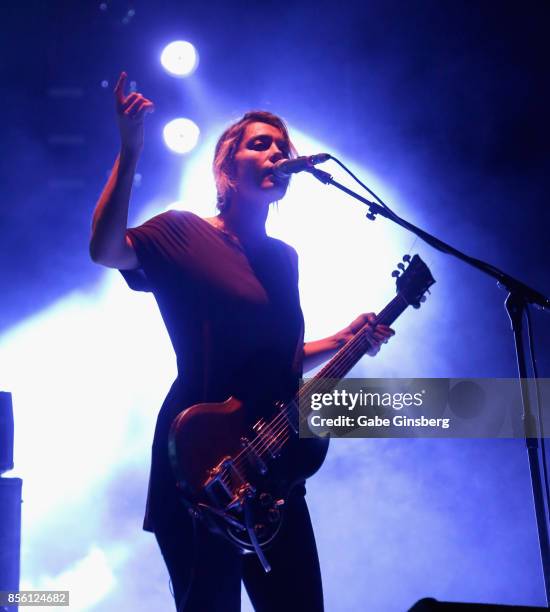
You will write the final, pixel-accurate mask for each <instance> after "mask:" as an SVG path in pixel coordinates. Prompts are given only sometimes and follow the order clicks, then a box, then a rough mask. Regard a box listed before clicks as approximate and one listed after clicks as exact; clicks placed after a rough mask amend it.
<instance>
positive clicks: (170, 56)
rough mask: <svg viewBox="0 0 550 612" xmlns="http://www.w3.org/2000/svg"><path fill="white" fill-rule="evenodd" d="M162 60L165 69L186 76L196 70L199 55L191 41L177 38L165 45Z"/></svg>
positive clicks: (175, 74) (176, 74)
mask: <svg viewBox="0 0 550 612" xmlns="http://www.w3.org/2000/svg"><path fill="white" fill-rule="evenodd" d="M160 62H161V64H162V65H163V66H164V69H165V70H166V71H167V72H169V73H170V74H172V75H173V76H177V77H186V76H189V75H190V74H192V73H193V72H194V71H195V69H196V67H197V65H198V63H199V56H198V54H197V50H196V49H195V47H194V46H193V45H192V44H191V43H190V42H187V41H185V40H175V41H174V42H171V43H170V44H168V45H166V47H164V50H163V52H162V53H161V56H160Z"/></svg>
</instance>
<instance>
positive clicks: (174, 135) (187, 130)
mask: <svg viewBox="0 0 550 612" xmlns="http://www.w3.org/2000/svg"><path fill="white" fill-rule="evenodd" d="M199 134H200V130H199V128H198V126H197V124H196V123H193V121H191V119H183V118H180V119H173V120H172V121H170V123H167V124H166V125H165V126H164V130H163V131H162V135H163V137H164V142H165V143H166V146H167V147H168V148H169V149H170V150H171V151H174V153H180V154H183V153H189V151H191V150H192V149H194V148H195V145H196V144H197V141H198V139H199Z"/></svg>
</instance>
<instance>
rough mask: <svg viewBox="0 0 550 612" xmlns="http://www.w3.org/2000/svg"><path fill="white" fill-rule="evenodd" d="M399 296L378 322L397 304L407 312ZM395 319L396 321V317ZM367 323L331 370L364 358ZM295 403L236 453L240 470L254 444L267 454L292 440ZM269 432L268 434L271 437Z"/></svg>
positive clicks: (318, 381)
mask: <svg viewBox="0 0 550 612" xmlns="http://www.w3.org/2000/svg"><path fill="white" fill-rule="evenodd" d="M398 297H400V296H399V295H398V296H396V298H394V300H392V302H390V304H388V306H386V308H385V309H384V310H383V311H382V312H381V313H380V314H379V315H378V317H377V319H376V323H379V322H381V321H382V320H384V319H386V317H388V318H390V317H389V316H388V315H390V314H393V312H392V311H393V310H394V308H395V306H397V308H395V310H397V311H399V310H400V311H401V312H402V311H403V309H404V308H403V307H402V305H400V304H397V303H396V302H397V298H398ZM406 306H407V304H406V303H405V307H406ZM397 316H399V312H397V313H396V317H397ZM396 317H395V318H396ZM395 318H394V319H393V320H395ZM367 326H368V324H365V326H364V327H363V328H362V329H361V330H359V332H357V333H356V335H355V336H354V337H353V338H352V339H351V340H350V341H349V342H348V343H347V344H346V345H344V347H342V349H341V351H342V354H341V355H340V356H338V355H336V356H335V358H334V360H332V361H331V362H330V363H329V364H327V366H330V368H327V369H332V370H339V372H340V373H342V367H345V368H346V370H345V371H349V369H350V367H352V366H353V364H354V363H355V362H356V361H357V358H360V357H361V356H362V355H363V354H364V353H365V352H366V350H368V347H367V348H365V347H364V346H361V345H362V344H363V342H364V339H365V338H364V336H366V330H367ZM353 345H357V346H353ZM359 346H360V350H359V351H358V350H357V348H358V347H359ZM344 349H345V350H344ZM348 366H349V367H348ZM343 373H345V372H343ZM336 377H337V376H336V375H335V376H331V377H330V378H331V379H332V378H336ZM326 380H327V379H326V378H323V377H322V372H320V373H319V375H318V377H316V378H314V379H312V380H311V381H310V383H309V384H306V385H304V386H303V387H302V389H301V390H300V392H299V393H298V394H297V396H298V400H300V396H301V395H302V396H303V395H310V394H311V393H312V392H313V389H311V390H310V387H313V388H319V387H320V386H322V385H325V384H326ZM292 404H296V399H293V400H291V401H290V402H288V403H287V404H286V406H285V408H284V409H282V410H281V411H280V412H279V414H278V415H277V416H276V417H275V418H274V419H273V420H272V421H271V422H270V423H269V424H268V425H267V426H266V427H265V428H264V429H262V432H261V433H259V434H258V438H257V439H256V441H254V442H253V443H252V444H251V445H249V447H247V448H244V449H243V450H242V451H241V452H240V453H238V454H237V455H236V456H235V459H234V461H233V463H234V465H235V467H236V468H237V469H239V468H242V467H243V461H244V460H245V459H246V454H247V453H248V452H249V451H250V447H252V449H253V451H254V452H255V454H256V455H257V456H260V457H262V456H263V455H265V453H266V452H268V451H269V452H271V449H272V448H274V449H275V452H278V451H279V450H280V448H282V445H283V444H284V443H285V442H286V441H287V440H288V437H289V435H290V428H291V425H290V422H289V419H290V414H289V412H290V408H292ZM298 414H299V413H298ZM300 416H301V415H300V414H299V417H300ZM266 433H267V434H268V435H267V436H266ZM258 439H259V441H258Z"/></svg>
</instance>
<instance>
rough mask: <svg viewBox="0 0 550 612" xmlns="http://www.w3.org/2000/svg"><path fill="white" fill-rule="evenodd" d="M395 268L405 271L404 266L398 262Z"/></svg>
mask: <svg viewBox="0 0 550 612" xmlns="http://www.w3.org/2000/svg"><path fill="white" fill-rule="evenodd" d="M397 267H398V268H399V269H400V270H405V264H402V263H401V262H399V263H398V264H397Z"/></svg>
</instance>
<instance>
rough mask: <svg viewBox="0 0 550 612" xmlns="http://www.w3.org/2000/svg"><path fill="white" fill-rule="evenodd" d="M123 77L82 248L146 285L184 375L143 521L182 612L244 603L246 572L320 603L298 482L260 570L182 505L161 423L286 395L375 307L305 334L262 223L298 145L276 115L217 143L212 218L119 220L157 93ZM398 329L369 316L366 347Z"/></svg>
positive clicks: (281, 605)
mask: <svg viewBox="0 0 550 612" xmlns="http://www.w3.org/2000/svg"><path fill="white" fill-rule="evenodd" d="M125 80H126V74H125V73H122V74H121V76H120V78H119V81H118V83H117V86H116V88H115V98H116V108H117V117H118V125H119V130H120V136H121V150H120V154H119V156H118V158H117V160H116V162H115V165H114V168H113V171H112V173H111V176H110V178H109V180H108V182H107V184H106V186H105V188H104V189H103V192H102V194H101V197H100V198H99V201H98V203H97V206H96V209H95V211H94V215H93V227H92V237H91V242H90V253H91V257H92V259H93V260H94V261H95V262H97V263H99V264H102V265H104V266H107V267H110V268H118V269H120V270H121V272H122V274H123V275H124V277H125V279H126V281H127V283H128V284H129V286H130V287H131V288H132V289H135V290H141V291H152V292H153V294H154V296H155V299H156V300H157V303H158V306H159V309H160V312H161V314H162V317H163V320H164V322H165V324H166V327H167V330H168V333H169V335H170V338H171V341H172V344H173V346H174V350H175V353H176V358H177V368H178V376H177V379H176V381H175V382H174V384H173V385H172V388H171V389H170V392H169V393H168V396H167V397H166V400H165V401H164V403H163V405H162V408H161V410H160V414H159V417H158V420H157V426H156V430H155V435H154V440H153V449H152V465H151V474H150V481H149V494H148V499H147V508H146V514H145V522H144V529H146V530H148V531H152V532H153V533H154V534H155V536H156V538H157V541H158V544H159V547H160V550H161V552H162V555H163V557H164V560H165V562H166V565H167V568H168V572H169V574H170V578H171V581H172V585H173V590H174V598H175V602H176V607H177V609H178V610H179V611H182V610H185V611H189V612H198V611H200V612H206V611H208V612H210V611H211V612H214V611H216V612H218V611H219V612H236V611H238V610H240V588H241V579H242V580H243V581H244V584H245V587H246V589H247V591H248V594H249V596H250V599H251V601H252V603H253V605H254V608H255V609H256V610H257V611H262V612H264V611H270V610H278V611H281V610H287V609H297V610H301V611H303V612H319V611H321V610H323V595H322V586H321V575H320V571H319V562H318V557H317V550H316V546H315V539H314V535H313V531H312V527H311V522H310V518H309V513H308V510H307V506H306V502H305V499H304V495H305V487H303V486H298V487H295V488H294V489H293V491H292V494H291V495H290V498H289V499H288V501H287V504H286V511H285V519H284V522H283V526H282V528H281V532H280V533H279V535H278V537H277V539H276V540H275V543H274V544H273V545H272V546H271V548H269V549H268V550H267V552H266V555H267V557H268V559H269V562H270V565H271V568H272V569H271V571H270V572H269V573H266V572H264V570H263V568H262V566H261V565H260V563H259V562H258V559H257V558H256V556H255V555H245V556H242V555H240V553H239V552H238V551H237V550H236V549H235V548H234V547H233V546H231V545H230V544H229V543H227V542H226V541H225V540H224V539H222V538H220V537H219V536H217V535H214V534H211V533H210V532H209V531H208V530H207V529H206V527H205V526H204V525H203V524H202V522H200V521H194V520H193V519H192V518H191V517H190V515H189V514H188V513H187V511H186V510H185V508H184V506H183V504H182V503H181V501H180V500H179V499H178V494H177V490H176V486H175V478H174V475H173V473H172V469H171V465H170V462H169V457H168V447H167V440H168V432H169V429H170V424H171V422H172V420H173V419H174V417H175V416H176V415H177V414H178V413H179V412H180V411H181V410H183V409H184V408H185V407H187V406H191V405H193V404H197V403H200V402H219V401H224V400H225V399H227V397H229V396H230V395H232V396H234V397H237V398H239V399H241V400H246V399H249V398H254V399H258V398H262V399H266V400H270V399H276V398H280V397H282V396H288V394H289V393H290V392H292V391H293V390H295V389H296V386H297V383H298V380H299V378H300V376H301V374H302V369H303V368H305V369H307V368H308V367H312V366H315V365H317V364H318V363H321V362H322V361H323V360H325V359H326V358H328V357H330V356H331V355H332V354H333V353H334V352H335V351H336V350H337V349H338V348H339V347H341V346H342V345H343V344H344V343H345V342H347V340H349V339H350V338H351V337H352V336H353V334H354V333H355V332H356V331H358V330H359V329H360V328H361V327H363V326H364V324H365V323H366V322H367V321H369V320H372V317H373V316H374V315H372V314H368V315H367V314H363V315H361V316H359V317H358V318H357V319H355V321H353V322H352V323H351V324H350V325H348V326H347V327H346V328H345V329H343V330H341V331H339V332H337V333H335V334H334V335H332V336H330V337H328V338H324V339H323V340H318V341H316V342H308V343H305V344H304V342H303V331H304V326H303V318H302V311H301V308H300V299H299V294H298V260H297V254H296V251H295V250H294V249H293V248H292V247H290V246H289V245H287V244H285V243H284V242H282V241H280V240H276V239H274V238H271V237H270V236H268V235H267V234H266V230H265V223H266V218H267V213H268V209H269V205H270V203H272V202H275V201H278V200H280V199H281V198H283V197H284V195H285V192H286V190H287V187H288V180H282V179H279V178H277V177H276V176H274V174H273V165H274V164H275V163H276V162H278V161H279V160H281V159H285V158H289V157H292V156H294V155H295V151H294V148H293V146H292V143H291V141H290V138H289V135H288V131H287V128H286V126H285V124H284V122H283V121H282V120H281V119H280V118H279V117H277V116H275V115H273V114H271V113H268V112H264V111H255V112H249V113H246V114H245V115H244V117H243V118H242V119H240V120H239V121H238V122H236V123H234V124H233V125H231V126H230V127H229V128H228V129H227V130H225V132H224V133H223V134H222V135H221V137H220V139H219V140H218V143H217V145H216V150H215V156H214V164H213V167H214V176H215V181H216V187H217V192H218V197H217V207H218V210H219V214H218V215H216V216H214V217H211V218H207V219H203V218H200V217H198V216H196V215H194V214H193V213H190V212H183V211H168V212H165V213H162V214H160V215H158V216H156V217H153V218H152V219H150V220H149V221H147V222H146V223H144V224H143V225H141V226H140V227H136V228H132V229H127V219H128V206H129V200H130V191H131V185H132V181H133V177H134V172H135V168H136V164H137V161H138V158H139V155H140V152H141V149H142V146H143V122H144V118H145V115H146V114H147V113H148V112H151V111H152V110H153V104H152V102H150V101H149V100H147V99H146V98H144V97H143V96H142V95H141V94H138V93H132V94H130V95H128V96H125V94H124V84H125ZM392 334H393V331H392V330H391V329H389V328H387V327H385V326H381V325H378V326H376V327H373V329H372V331H371V341H372V344H373V347H374V348H373V349H372V350H371V354H375V353H376V352H377V351H378V350H379V347H380V344H381V343H382V342H384V341H387V339H388V338H389V337H390V336H391V335H392ZM137 341H138V342H139V336H138V340H137ZM204 443H205V444H208V440H205V441H204Z"/></svg>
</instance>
